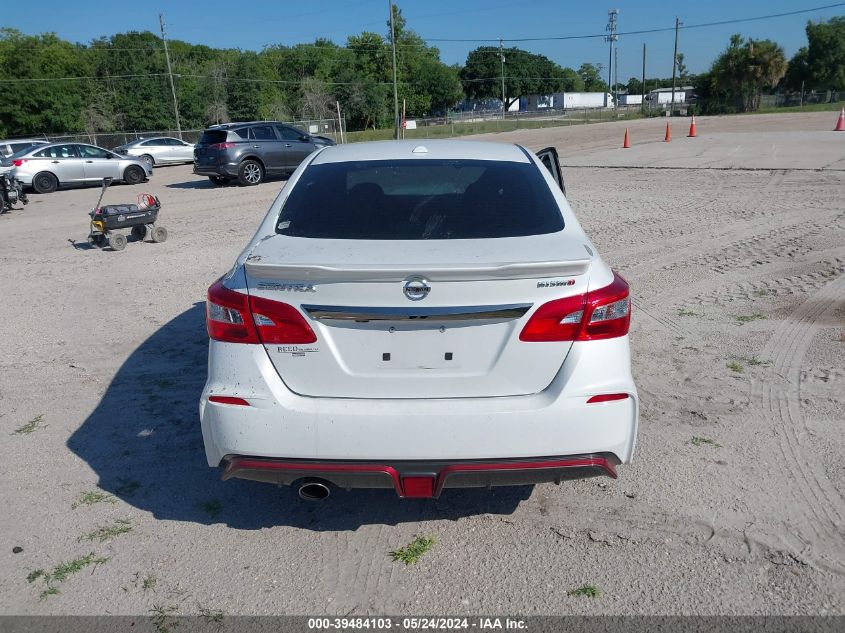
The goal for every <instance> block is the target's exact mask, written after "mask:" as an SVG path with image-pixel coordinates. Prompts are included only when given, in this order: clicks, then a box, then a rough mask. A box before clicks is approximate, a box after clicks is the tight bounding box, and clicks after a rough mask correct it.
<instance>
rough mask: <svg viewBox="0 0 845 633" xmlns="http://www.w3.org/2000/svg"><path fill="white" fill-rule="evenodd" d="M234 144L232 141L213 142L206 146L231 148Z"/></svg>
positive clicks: (210, 147) (209, 147)
mask: <svg viewBox="0 0 845 633" xmlns="http://www.w3.org/2000/svg"><path fill="white" fill-rule="evenodd" d="M234 146H235V144H234V143H229V142H226V143H214V144H212V145H209V146H208V149H232V148H233V147H234Z"/></svg>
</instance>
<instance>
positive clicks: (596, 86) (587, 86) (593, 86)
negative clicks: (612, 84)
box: [578, 63, 608, 92]
mask: <svg viewBox="0 0 845 633" xmlns="http://www.w3.org/2000/svg"><path fill="white" fill-rule="evenodd" d="M600 71H601V69H600V68H599V67H598V66H595V65H594V64H589V63H588V64H581V67H580V68H579V69H578V75H579V76H580V77H581V80H582V81H583V82H584V88H583V89H584V90H585V91H586V92H607V91H608V88H607V83H606V82H605V81H604V80H603V79H602V78H601V75H600V74H599V73H600Z"/></svg>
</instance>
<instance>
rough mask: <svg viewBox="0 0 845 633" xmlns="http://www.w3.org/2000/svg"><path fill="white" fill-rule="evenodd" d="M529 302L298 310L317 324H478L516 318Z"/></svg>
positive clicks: (304, 306)
mask: <svg viewBox="0 0 845 633" xmlns="http://www.w3.org/2000/svg"><path fill="white" fill-rule="evenodd" d="M532 305H533V304H531V303H514V304H508V305H498V306H449V307H438V308H423V307H417V306H413V307H401V308H400V307H396V308H371V307H357V306H317V305H303V306H302V309H303V310H305V312H307V313H308V315H309V316H310V317H311V318H313V319H317V320H318V321H355V322H357V323H366V322H368V321H416V320H422V319H431V320H433V321H479V320H482V319H497V320H513V319H519V318H520V317H522V316H523V315H525V313H526V312H528V310H530V309H531V306H532Z"/></svg>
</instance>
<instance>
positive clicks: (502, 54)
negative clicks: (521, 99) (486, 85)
mask: <svg viewBox="0 0 845 633" xmlns="http://www.w3.org/2000/svg"><path fill="white" fill-rule="evenodd" d="M503 46H504V42H503V41H502V38H499V59H500V60H501V61H502V121H504V120H505V50H504V48H503Z"/></svg>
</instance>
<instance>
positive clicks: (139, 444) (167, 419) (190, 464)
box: [67, 303, 533, 531]
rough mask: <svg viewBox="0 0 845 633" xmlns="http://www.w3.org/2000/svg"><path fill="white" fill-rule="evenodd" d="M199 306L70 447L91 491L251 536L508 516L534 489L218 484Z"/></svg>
mask: <svg viewBox="0 0 845 633" xmlns="http://www.w3.org/2000/svg"><path fill="white" fill-rule="evenodd" d="M206 361H207V338H206V332H205V323H204V304H202V303H197V304H195V305H194V306H193V307H192V308H190V309H188V310H186V311H185V312H183V313H182V314H180V315H179V316H177V317H176V318H174V319H172V320H171V321H170V322H168V323H167V324H165V325H163V326H162V327H161V328H160V329H159V330H157V331H156V332H155V333H154V334H153V335H152V336H150V337H149V338H148V339H147V340H146V341H144V342H143V343H142V344H141V345H140V346H139V347H138V348H137V349H136V350H135V351H134V352H132V354H131V355H130V356H129V358H128V359H127V360H126V362H125V363H124V364H123V365H122V366H121V367H120V369H118V371H117V373H116V374H115V376H114V378H113V379H112V381H111V383H110V384H109V386H108V388H107V389H106V392H105V394H104V395H103V397H102V399H101V400H100V402H99V404H98V405H97V406H96V408H95V409H94V410H93V411H92V412H91V414H90V415H89V416H88V417H87V419H86V420H85V421H84V422H83V423H82V425H81V426H80V427H79V428H78V429H77V430H76V431H75V432H74V433H73V435H71V437H70V439H69V440H68V443H67V445H68V448H70V449H71V451H73V452H74V453H75V454H76V455H77V456H79V457H80V458H81V459H83V460H85V462H86V463H87V464H88V465H89V466H90V467H91V468H92V469H93V470H94V472H95V473H96V474H97V476H98V478H99V482H98V484H99V486H100V488H102V489H103V490H104V491H106V492H109V493H111V494H112V495H114V496H116V497H118V498H120V499H122V500H123V501H125V502H126V503H128V504H129V505H131V506H134V507H136V508H138V509H140V510H144V511H147V512H150V513H151V514H152V515H153V516H155V517H156V518H158V519H168V520H177V521H188V522H193V523H200V524H204V525H208V524H213V523H223V524H226V525H228V526H229V527H233V528H237V529H243V530H255V529H260V528H263V527H270V526H277V525H285V526H292V527H299V528H304V529H309V530H316V531H337V530H355V529H357V528H358V527H359V526H361V525H369V524H385V525H396V524H400V523H408V522H417V521H424V520H432V519H452V520H456V519H459V518H461V517H466V516H473V515H477V514H485V513H487V514H511V513H513V512H514V511H515V510H516V508H517V507H518V505H519V503H520V501H523V500H525V499H527V498H528V497H529V496H530V495H531V492H532V490H533V486H514V487H504V488H494V489H489V490H488V489H464V490H446V491H444V493H443V494H442V495H441V497H440V498H439V499H436V500H417V499H414V500H411V499H398V498H397V497H396V495H395V493H394V492H393V491H390V490H353V491H345V490H337V489H335V490H333V493H332V495H331V497H330V498H329V499H327V500H325V501H322V502H313V501H303V500H301V499H299V497H298V495H297V492H296V490H295V489H292V488H289V487H286V488H277V487H275V486H272V485H270V484H265V483H258V482H251V481H242V480H230V481H226V482H224V481H221V480H220V469H214V468H209V467H208V465H207V463H206V460H205V452H204V450H203V444H202V435H201V432H200V424H199V413H198V400H199V396H200V393H201V392H202V388H203V384H204V382H205V378H206Z"/></svg>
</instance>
